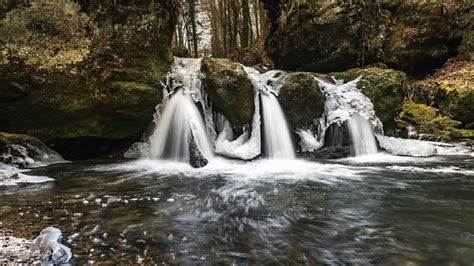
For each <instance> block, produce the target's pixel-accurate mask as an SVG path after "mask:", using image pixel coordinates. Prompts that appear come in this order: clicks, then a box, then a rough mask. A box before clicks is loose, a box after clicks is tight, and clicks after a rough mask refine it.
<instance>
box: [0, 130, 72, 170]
mask: <svg viewBox="0 0 474 266" xmlns="http://www.w3.org/2000/svg"><path fill="white" fill-rule="evenodd" d="M61 161H64V160H63V158H62V157H61V155H59V154H58V153H57V152H55V151H53V150H51V149H50V148H48V147H47V146H46V145H45V144H44V143H43V142H41V141H40V140H39V139H37V138H35V137H31V136H28V135H22V134H10V133H6V132H0V162H2V163H5V164H9V165H12V166H16V167H20V168H26V167H29V166H40V165H44V164H51V163H57V162H61Z"/></svg>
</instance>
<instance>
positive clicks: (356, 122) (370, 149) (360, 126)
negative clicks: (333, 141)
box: [347, 113, 378, 156]
mask: <svg viewBox="0 0 474 266" xmlns="http://www.w3.org/2000/svg"><path fill="white" fill-rule="evenodd" d="M347 125H348V128H349V133H350V135H351V140H352V149H353V151H354V154H355V155H356V156H361V155H368V154H374V153H377V152H378V149H377V142H376V141H375V136H374V132H373V130H372V125H371V124H370V122H369V121H368V120H367V119H365V118H363V117H362V116H360V115H359V114H357V113H356V114H353V115H352V117H351V118H350V119H348V120H347Z"/></svg>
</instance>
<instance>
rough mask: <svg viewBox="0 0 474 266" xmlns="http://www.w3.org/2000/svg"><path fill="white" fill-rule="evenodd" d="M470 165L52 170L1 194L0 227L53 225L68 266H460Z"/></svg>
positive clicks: (473, 202)
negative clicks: (68, 254)
mask: <svg viewBox="0 0 474 266" xmlns="http://www.w3.org/2000/svg"><path fill="white" fill-rule="evenodd" d="M364 158H365V159H364ZM472 158H473V157H469V156H439V157H430V158H412V157H396V156H392V155H383V154H377V155H376V156H373V157H355V158H350V159H345V160H329V161H313V162H308V161H303V160H290V161H288V160H257V161H254V162H246V163H243V162H242V163H240V162H229V161H221V160H213V161H211V162H210V163H209V165H208V166H206V167H204V168H202V169H192V168H191V167H190V166H188V165H187V164H183V163H171V162H162V161H156V160H140V161H128V162H113V163H111V162H106V161H104V162H77V163H71V164H60V165H51V166H48V167H46V168H40V169H35V170H33V171H32V172H31V174H32V175H37V176H49V177H51V178H53V179H54V181H52V182H46V183H42V184H27V185H26V184H25V185H19V186H13V187H0V198H1V199H2V206H1V207H0V217H1V219H0V220H1V222H2V224H1V225H2V227H1V228H0V230H1V231H2V233H3V234H12V235H14V236H16V237H22V238H27V239H32V238H34V237H36V236H37V235H38V234H39V232H40V231H41V230H42V229H44V228H45V227H47V226H55V227H57V228H60V229H61V230H62V231H63V239H64V240H65V242H63V243H65V244H66V245H67V246H69V247H70V248H71V251H72V253H73V257H74V261H75V262H76V263H77V264H78V265H82V264H84V263H87V262H90V263H91V262H104V263H106V262H109V263H112V264H117V263H121V264H132V263H138V262H142V263H145V264H151V263H161V262H164V263H170V264H216V263H224V264H231V263H238V264H239V263H241V264H247V263H249V264H262V263H267V264H268V263H270V264H275V263H280V264H305V263H307V264H310V265H314V264H338V265H340V264H370V263H378V264H391V265H400V264H406V263H408V262H411V263H415V264H424V265H433V264H452V265H469V264H471V263H472V261H474V223H473V217H474V209H473V208H472V206H474V171H473V169H474V160H473V159H472ZM1 256H2V255H1V252H0V261H1V260H2V259H4V258H2V257H1Z"/></svg>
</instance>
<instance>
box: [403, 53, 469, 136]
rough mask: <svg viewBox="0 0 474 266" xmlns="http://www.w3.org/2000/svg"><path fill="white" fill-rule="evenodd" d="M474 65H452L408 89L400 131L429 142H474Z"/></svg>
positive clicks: (458, 63)
mask: <svg viewBox="0 0 474 266" xmlns="http://www.w3.org/2000/svg"><path fill="white" fill-rule="evenodd" d="M473 77H474V64H473V62H472V61H455V60H453V61H450V62H449V63H448V64H446V66H445V67H444V68H443V69H440V70H439V71H438V72H436V73H435V74H434V75H433V76H431V77H429V78H427V79H424V80H419V81H412V82H410V83H408V84H407V86H406V88H405V93H406V96H405V99H406V100H405V102H404V104H403V110H402V112H401V113H400V115H399V117H398V118H397V124H398V127H399V128H410V127H411V128H412V129H414V130H415V131H416V132H417V133H418V134H422V135H423V136H424V137H425V138H429V139H438V140H444V141H468V142H474V79H473Z"/></svg>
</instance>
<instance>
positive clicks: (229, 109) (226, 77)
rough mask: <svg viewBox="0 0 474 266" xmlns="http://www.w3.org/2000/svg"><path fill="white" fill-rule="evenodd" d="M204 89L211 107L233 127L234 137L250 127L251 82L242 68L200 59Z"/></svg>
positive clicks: (251, 111) (224, 61)
mask: <svg viewBox="0 0 474 266" xmlns="http://www.w3.org/2000/svg"><path fill="white" fill-rule="evenodd" d="M201 73H202V74H203V78H202V81H203V84H204V88H205V90H206V92H207V94H208V96H209V99H210V100H211V102H212V104H213V107H214V108H215V109H216V110H218V111H220V112H222V113H223V114H224V115H225V116H226V118H227V119H229V121H230V122H231V124H232V127H233V130H234V133H237V134H241V133H242V128H243V127H249V126H250V125H251V124H252V117H253V113H254V108H255V107H254V94H253V86H252V82H251V81H250V79H249V78H248V76H247V73H245V70H244V69H243V67H242V66H241V65H240V64H238V63H235V62H232V61H230V60H228V59H221V58H203V60H202V65H201Z"/></svg>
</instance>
